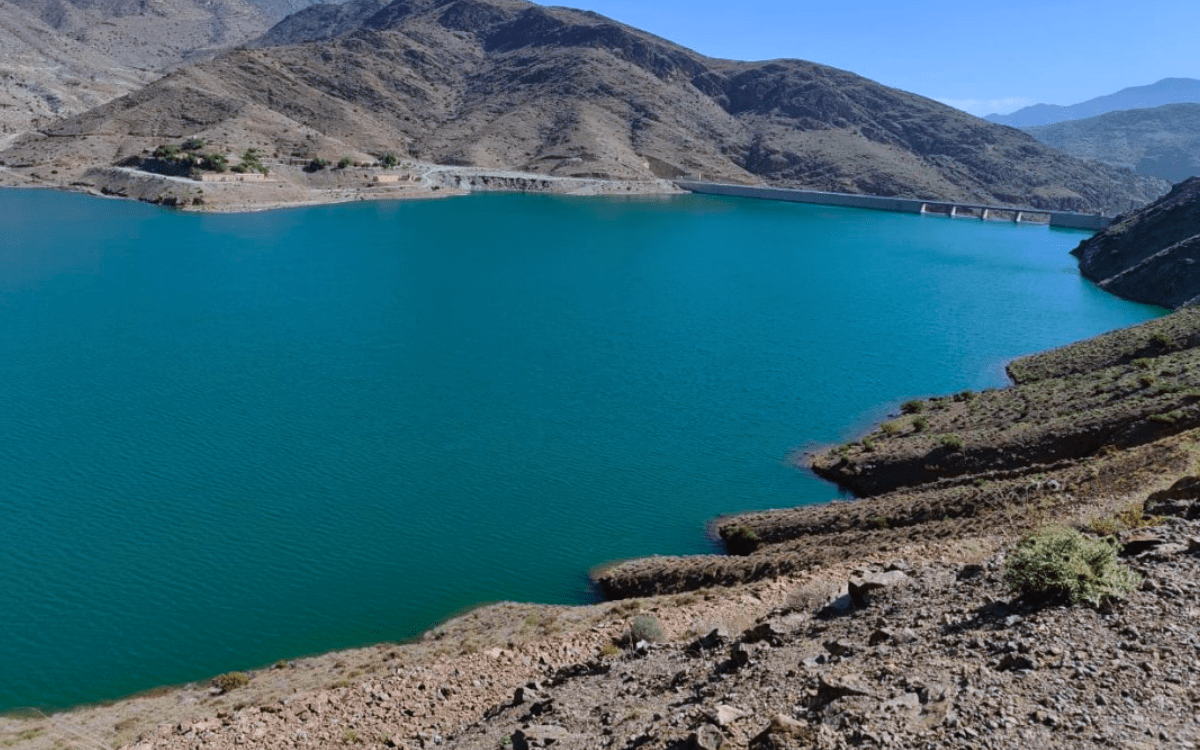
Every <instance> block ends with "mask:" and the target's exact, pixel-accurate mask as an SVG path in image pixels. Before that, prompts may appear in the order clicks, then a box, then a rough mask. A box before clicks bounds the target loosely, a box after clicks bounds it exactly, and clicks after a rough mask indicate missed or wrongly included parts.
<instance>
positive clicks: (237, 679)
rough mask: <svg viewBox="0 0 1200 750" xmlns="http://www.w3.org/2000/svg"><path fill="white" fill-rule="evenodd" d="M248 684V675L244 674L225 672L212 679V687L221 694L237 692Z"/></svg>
mask: <svg viewBox="0 0 1200 750" xmlns="http://www.w3.org/2000/svg"><path fill="white" fill-rule="evenodd" d="M249 684H250V675H248V674H246V673H245V672H226V673H225V674H219V675H217V676H216V677H214V678H212V685H213V687H215V688H218V689H219V690H220V691H221V692H223V693H228V692H229V691H230V690H237V689H238V688H240V687H245V686H247V685H249Z"/></svg>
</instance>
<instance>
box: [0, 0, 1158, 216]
mask: <svg viewBox="0 0 1200 750" xmlns="http://www.w3.org/2000/svg"><path fill="white" fill-rule="evenodd" d="M370 10H371V8H370V7H369V5H363V4H358V5H356V6H355V9H354V10H348V11H347V13H345V14H341V13H334V14H333V15H332V16H330V17H329V18H325V16H327V15H329V12H328V10H327V9H324V10H322V11H321V13H316V14H312V15H306V16H305V17H303V18H297V19H294V20H293V21H291V22H289V23H288V24H285V25H283V26H282V27H281V28H278V29H276V30H273V31H272V33H271V34H270V35H268V38H271V39H275V40H276V41H288V40H293V39H296V40H299V39H308V38H311V37H313V36H314V35H316V36H322V34H321V33H320V26H321V25H322V24H323V23H327V24H329V25H330V26H331V27H332V28H333V29H334V30H335V31H341V30H343V28H345V27H346V26H353V25H354V24H359V25H358V26H357V27H356V28H354V29H353V30H348V31H346V33H344V34H342V35H341V36H338V37H336V38H333V39H327V40H322V41H313V42H309V43H307V44H299V45H294V46H284V47H268V48H262V49H249V50H239V51H235V52H231V53H228V54H225V55H222V56H221V57H219V58H217V59H215V60H212V61H209V62H205V63H202V64H198V65H195V66H190V67H186V68H184V69H181V70H179V71H177V72H175V73H173V74H171V75H169V76H167V77H166V78H164V79H162V80H160V81H158V82H156V83H154V84H152V85H150V86H148V87H147V88H146V89H144V90H142V91H139V92H137V93H136V94H133V95H131V96H128V97H124V98H122V99H120V100H117V101H114V102H112V103H110V104H108V105H105V106H103V107H100V108H97V109H96V110H93V111H91V112H88V113H85V114H83V115H80V116H78V117H75V118H72V119H69V120H66V121H63V122H60V123H56V124H55V125H54V126H52V127H49V128H47V129H46V130H45V131H44V133H43V134H40V135H36V136H30V137H28V138H26V139H24V140H22V141H19V142H18V143H17V144H15V145H14V146H13V147H12V148H11V149H10V150H9V151H7V152H4V153H3V154H0V158H3V159H5V160H6V161H7V162H8V163H10V164H29V165H35V166H39V167H45V166H53V167H54V168H56V169H59V170H60V171H62V172H63V173H64V174H70V173H76V172H77V171H78V170H79V169H82V168H85V167H87V166H95V165H97V164H98V163H99V164H108V163H113V162H115V161H118V160H120V159H122V158H125V157H127V156H129V155H132V154H136V153H139V152H141V151H142V150H144V149H146V148H150V147H152V146H154V145H158V144H159V143H162V142H166V141H170V140H172V139H180V138H184V137H192V136H196V137H202V138H205V139H206V140H207V141H209V142H210V143H213V144H220V145H221V146H222V147H224V148H227V149H228V150H229V151H231V152H239V151H240V150H241V149H242V148H244V147H246V146H251V145H253V146H256V147H260V148H266V149H267V153H268V155H270V154H279V155H281V156H297V157H301V158H309V157H313V156H322V157H325V158H338V157H339V156H341V155H342V154H345V153H363V154H367V155H375V156H378V155H380V154H382V153H384V152H389V151H390V152H395V153H397V154H400V155H401V156H402V157H409V158H419V159H423V160H426V161H432V162H436V163H441V164H457V165H474V166H479V167H486V168H508V169H518V170H523V171H531V172H537V173H543V174H555V175H563V176H585V177H610V178H615V179H646V178H648V177H652V176H659V177H671V176H676V175H681V174H684V173H693V174H701V175H702V176H703V177H704V178H706V179H715V180H726V181H735V182H748V183H756V182H766V183H769V184H774V185H787V186H806V187H812V188H819V189H824V190H835V191H848V192H865V193H873V194H879V195H900V196H910V197H936V198H943V199H954V200H963V201H981V202H988V203H1006V204H1021V205H1030V204H1032V205H1034V206H1038V207H1044V208H1055V209H1068V210H1077V211H1109V212H1112V211H1119V210H1126V209H1129V208H1133V207H1136V206H1139V205H1142V204H1144V203H1145V202H1148V201H1149V200H1152V199H1153V198H1154V197H1156V196H1157V195H1160V194H1161V193H1162V192H1163V191H1165V189H1166V186H1165V184H1164V183H1161V182H1159V181H1155V180H1152V179H1147V178H1139V177H1136V176H1133V175H1131V174H1129V173H1127V172H1121V171H1119V170H1114V169H1111V168H1109V167H1105V166H1103V165H1096V164H1088V163H1085V162H1082V161H1079V160H1076V159H1073V158H1071V157H1067V156H1064V155H1062V154H1060V153H1058V152H1056V151H1053V150H1051V149H1049V148H1047V147H1045V146H1043V145H1041V144H1040V143H1038V142H1037V141H1036V140H1034V139H1033V138H1031V137H1029V136H1027V135H1025V134H1023V133H1020V132H1018V131H1015V130H1013V129H1011V128H1004V127H1000V126H996V125H992V124H990V123H988V122H985V121H983V120H980V119H978V118H974V117H971V116H970V115H967V114H965V113H963V112H959V111H957V110H954V109H951V108H949V107H946V106H944V105H941V104H938V103H937V102H933V101H931V100H928V99H925V98H922V97H919V96H915V95H913V94H909V93H905V92H903V91H898V90H896V89H891V88H887V87H885V86H881V85H879V84H876V83H874V82H872V81H868V80H866V79H864V78H861V77H859V76H856V75H854V74H852V73H848V72H845V71H841V70H836V69H833V68H829V67H825V66H822V65H817V64H814V63H809V62H803V61H799V60H776V61H770V62H761V63H749V62H735V61H729V60H715V59H711V58H707V57H704V56H702V55H700V54H697V53H695V52H693V51H691V50H688V49H685V48H683V47H680V46H678V45H675V44H672V43H671V42H668V41H666V40H663V39H660V38H657V37H654V36H652V35H650V34H647V33H645V32H641V31H638V30H636V29H633V28H630V27H628V26H624V25H622V24H620V23H617V22H615V21H612V20H610V19H607V18H604V17H602V16H599V15H597V14H594V13H589V12H583V11H575V10H569V9H564V8H547V7H542V6H537V5H533V4H531V3H528V2H524V0H449V1H446V0H396V1H395V2H393V3H391V4H390V5H387V6H386V7H383V8H382V9H380V10H378V12H375V13H373V14H369V15H368V13H369V11H370ZM361 16H366V18H365V20H362V21H361V23H360V22H359V19H360V17H361ZM44 171H48V170H44Z"/></svg>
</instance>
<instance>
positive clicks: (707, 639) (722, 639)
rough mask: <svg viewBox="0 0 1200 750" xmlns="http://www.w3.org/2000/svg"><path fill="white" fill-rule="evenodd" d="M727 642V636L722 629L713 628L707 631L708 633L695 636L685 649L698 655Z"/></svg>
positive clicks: (691, 653)
mask: <svg viewBox="0 0 1200 750" xmlns="http://www.w3.org/2000/svg"><path fill="white" fill-rule="evenodd" d="M728 642H729V636H728V635H727V634H726V633H725V632H724V631H723V630H721V629H720V628H713V629H712V630H710V631H709V632H708V635H706V636H703V637H701V638H697V639H696V640H694V641H692V642H691V643H690V644H688V647H687V649H686V651H687V653H688V654H689V655H691V656H699V655H700V654H701V653H702V652H704V651H711V650H712V649H715V648H720V647H721V646H724V645H725V644H726V643H728Z"/></svg>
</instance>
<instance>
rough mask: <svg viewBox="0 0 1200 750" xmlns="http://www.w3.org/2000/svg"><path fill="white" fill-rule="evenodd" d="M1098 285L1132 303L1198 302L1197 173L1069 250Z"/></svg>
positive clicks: (1199, 186)
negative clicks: (1159, 198)
mask: <svg viewBox="0 0 1200 750" xmlns="http://www.w3.org/2000/svg"><path fill="white" fill-rule="evenodd" d="M1071 252H1072V254H1073V255H1075V256H1076V257H1077V258H1079V269H1080V271H1082V273H1083V275H1084V276H1086V277H1087V278H1089V279H1091V280H1092V281H1095V282H1096V283H1097V284H1099V285H1100V286H1101V287H1102V288H1103V289H1105V290H1107V291H1110V292H1112V293H1113V294H1116V295H1119V296H1121V297H1124V298H1126V299H1131V300H1134V301H1136V302H1146V303H1149V304H1152V305H1161V306H1163V307H1181V306H1183V305H1189V304H1195V303H1196V302H1197V301H1200V263H1198V262H1197V261H1200V178H1197V177H1193V178H1192V179H1190V180H1187V181H1186V182H1183V183H1181V184H1179V185H1176V186H1175V188H1174V189H1173V190H1172V191H1171V192H1170V194H1168V195H1166V196H1165V197H1163V198H1162V199H1161V200H1159V201H1156V202H1155V203H1153V204H1152V205H1150V206H1147V207H1146V208H1144V209H1142V210H1140V211H1137V212H1135V213H1132V214H1129V215H1128V216H1122V217H1119V218H1118V219H1117V221H1114V222H1113V223H1112V224H1111V225H1109V226H1108V228H1106V229H1105V230H1104V231H1102V232H1100V233H1099V234H1097V235H1095V236H1094V237H1092V238H1090V239H1088V240H1085V241H1084V242H1082V243H1080V245H1079V247H1077V248H1075V249H1074V250H1072V251H1071Z"/></svg>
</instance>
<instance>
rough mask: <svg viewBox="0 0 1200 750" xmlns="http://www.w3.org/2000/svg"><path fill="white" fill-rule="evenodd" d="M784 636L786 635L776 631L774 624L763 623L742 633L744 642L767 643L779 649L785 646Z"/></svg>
mask: <svg viewBox="0 0 1200 750" xmlns="http://www.w3.org/2000/svg"><path fill="white" fill-rule="evenodd" d="M783 636H784V634H783V633H781V632H779V631H778V630H776V629H775V626H774V625H773V624H771V623H769V622H762V623H759V624H758V625H755V626H754V627H753V628H751V629H749V630H747V631H746V632H745V633H742V642H743V643H760V642H762V641H766V642H767V643H769V644H771V645H772V646H776V647H778V646H781V645H783Z"/></svg>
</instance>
